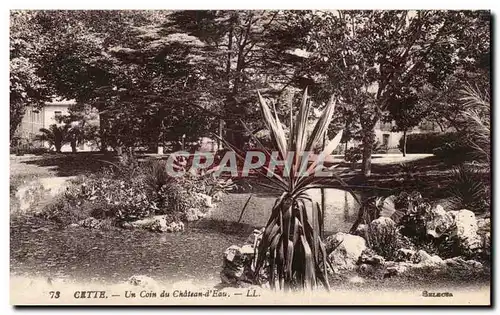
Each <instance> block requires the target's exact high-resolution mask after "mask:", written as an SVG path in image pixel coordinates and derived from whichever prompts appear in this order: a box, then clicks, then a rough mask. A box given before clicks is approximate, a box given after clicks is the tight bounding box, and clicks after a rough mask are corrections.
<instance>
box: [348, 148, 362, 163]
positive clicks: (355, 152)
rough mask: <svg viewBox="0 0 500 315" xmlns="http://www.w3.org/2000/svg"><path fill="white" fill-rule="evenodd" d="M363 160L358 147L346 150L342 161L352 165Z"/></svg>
mask: <svg viewBox="0 0 500 315" xmlns="http://www.w3.org/2000/svg"><path fill="white" fill-rule="evenodd" d="M362 158H363V151H362V149H361V148H360V147H352V148H349V149H347V151H346V153H345V157H344V159H345V160H346V161H347V162H349V163H351V164H352V165H354V164H355V163H356V162H358V161H359V160H361V159H362Z"/></svg>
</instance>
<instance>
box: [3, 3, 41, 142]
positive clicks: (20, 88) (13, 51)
mask: <svg viewBox="0 0 500 315" xmlns="http://www.w3.org/2000/svg"><path fill="white" fill-rule="evenodd" d="M34 16H35V14H34V13H33V12H30V11H11V13H10V97H9V101H10V137H11V138H12V137H13V136H14V134H15V132H16V130H17V128H18V126H19V124H20V123H21V120H22V118H23V116H24V112H25V108H26V106H28V105H32V106H41V105H42V104H43V102H44V101H45V100H46V99H47V94H48V93H49V89H48V87H47V83H46V81H45V80H44V79H43V78H42V77H41V76H40V75H39V73H38V71H37V70H38V67H39V64H40V63H39V60H38V58H37V56H38V54H39V53H40V52H41V51H43V49H44V41H43V39H42V38H43V37H42V36H40V35H41V34H40V29H39V28H38V27H37V24H36V23H33V20H34Z"/></svg>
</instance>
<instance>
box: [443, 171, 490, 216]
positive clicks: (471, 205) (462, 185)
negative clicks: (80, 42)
mask: <svg viewBox="0 0 500 315" xmlns="http://www.w3.org/2000/svg"><path fill="white" fill-rule="evenodd" d="M485 175H489V174H485V173H483V172H482V171H481V169H479V168H478V167H475V166H473V165H465V164H462V165H460V166H458V167H456V168H455V169H454V170H453V173H452V184H451V187H450V194H451V199H450V205H451V207H452V209H454V210H460V209H468V210H471V211H473V212H476V213H477V212H480V213H481V212H488V211H490V206H491V205H490V188H489V185H487V183H486V181H485V179H484V176H485Z"/></svg>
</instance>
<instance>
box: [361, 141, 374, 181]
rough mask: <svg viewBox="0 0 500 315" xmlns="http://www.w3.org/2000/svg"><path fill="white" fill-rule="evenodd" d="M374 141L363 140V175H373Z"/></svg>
mask: <svg viewBox="0 0 500 315" xmlns="http://www.w3.org/2000/svg"><path fill="white" fill-rule="evenodd" d="M372 145H373V144H372V143H371V142H370V143H365V142H364V141H363V175H364V176H365V177H370V176H371V175H372V150H373V148H372Z"/></svg>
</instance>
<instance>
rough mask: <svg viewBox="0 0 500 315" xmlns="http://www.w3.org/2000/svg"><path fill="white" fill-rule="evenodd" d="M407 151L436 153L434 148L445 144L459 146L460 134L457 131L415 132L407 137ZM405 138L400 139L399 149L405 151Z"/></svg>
mask: <svg viewBox="0 0 500 315" xmlns="http://www.w3.org/2000/svg"><path fill="white" fill-rule="evenodd" d="M406 138H407V139H406V152H407V153H434V150H436V149H438V148H441V147H443V146H445V145H447V144H448V145H452V144H453V146H456V147H458V146H457V145H456V144H455V143H458V142H459V140H460V136H459V135H458V133H456V132H447V133H413V134H409V135H408V136H407V137H406ZM403 145H404V138H401V139H400V140H399V149H400V150H401V151H403Z"/></svg>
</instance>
